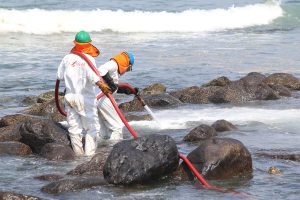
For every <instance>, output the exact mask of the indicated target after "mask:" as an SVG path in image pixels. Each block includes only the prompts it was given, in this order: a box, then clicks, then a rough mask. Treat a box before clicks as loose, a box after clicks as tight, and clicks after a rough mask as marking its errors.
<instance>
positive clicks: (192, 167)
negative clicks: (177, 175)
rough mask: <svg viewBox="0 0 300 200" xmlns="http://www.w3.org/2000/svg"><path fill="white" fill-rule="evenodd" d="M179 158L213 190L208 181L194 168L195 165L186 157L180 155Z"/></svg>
mask: <svg viewBox="0 0 300 200" xmlns="http://www.w3.org/2000/svg"><path fill="white" fill-rule="evenodd" d="M179 157H180V158H181V159H182V160H183V162H185V164H186V165H187V166H188V167H189V168H190V170H191V171H192V172H193V174H194V175H195V176H196V177H197V179H198V180H199V181H200V182H201V183H202V184H203V185H204V186H205V187H207V188H212V186H211V185H209V184H208V183H207V182H206V180H205V179H204V178H203V177H202V176H201V174H200V173H199V172H198V171H197V169H196V168H195V167H194V166H193V164H192V163H191V162H190V161H189V159H187V158H186V157H185V156H184V155H182V154H179Z"/></svg>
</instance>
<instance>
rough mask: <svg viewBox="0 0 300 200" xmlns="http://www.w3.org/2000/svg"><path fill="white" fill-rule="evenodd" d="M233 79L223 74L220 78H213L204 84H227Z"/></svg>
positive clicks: (205, 85) (206, 85)
mask: <svg viewBox="0 0 300 200" xmlns="http://www.w3.org/2000/svg"><path fill="white" fill-rule="evenodd" d="M230 82H231V81H230V80H229V78H227V77H226V76H221V77H219V78H216V79H213V80H211V81H209V82H208V83H206V84H204V85H203V87H208V86H225V85H228V84H229V83H230Z"/></svg>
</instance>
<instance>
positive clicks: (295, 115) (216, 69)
mask: <svg viewBox="0 0 300 200" xmlns="http://www.w3.org/2000/svg"><path fill="white" fill-rule="evenodd" d="M80 30H86V31H88V32H90V35H91V37H92V40H93V44H94V45H95V46H97V47H98V48H99V49H100V51H101V55H100V56H99V57H98V58H97V59H96V62H97V65H101V64H102V63H104V62H106V61H108V60H109V59H110V57H112V56H113V55H116V54H118V53H119V52H121V51H129V52H132V53H133V54H134V55H135V65H134V68H133V71H132V72H130V73H127V74H126V75H124V76H123V77H122V82H127V83H130V84H132V85H133V86H135V87H140V88H143V87H145V86H147V85H150V84H154V83H162V84H164V85H166V86H167V90H168V91H172V90H176V89H180V88H184V87H188V86H194V85H197V86H201V85H202V84H204V83H206V82H208V81H209V80H212V79H214V78H217V77H219V76H227V77H228V78H230V79H231V80H236V79H239V78H241V77H242V76H245V75H246V74H248V73H249V72H254V71H255V72H260V73H263V74H265V75H268V74H271V73H276V72H286V73H291V74H293V75H294V76H296V77H297V78H300V56H299V55H300V0H282V1H259V0H239V1H235V0H226V1H224V0H209V1H207V0H206V1H204V0H186V1H183V0H172V1H169V0H127V1H123V0H111V1H97V0H90V1H79V0H72V1H71V0H69V1H59V0H44V1H36V0H22V1H19V0H0V41H1V43H0V47H1V48H0V55H1V59H0V117H3V116H5V115H8V114H14V113H16V112H19V111H21V110H22V109H25V108H26V107H27V106H28V105H26V104H24V103H22V100H23V99H24V98H25V97H26V96H34V95H39V94H41V93H43V92H46V91H49V90H54V85H55V80H56V71H57V67H58V65H59V63H60V61H61V59H62V58H63V56H64V55H65V54H67V53H68V52H69V51H70V49H71V48H72V46H73V40H74V36H75V34H76V32H77V31H80ZM299 97H300V92H294V93H293V97H290V98H282V99H280V100H276V101H254V102H248V103H243V104H222V105H213V104H205V105H191V104H190V105H184V106H182V107H179V108H172V109H163V110H160V109H152V111H153V112H154V114H155V115H156V118H158V119H159V122H160V123H159V124H158V123H155V122H146V121H142V122H132V123H131V124H132V125H133V127H134V129H135V130H136V131H137V132H138V134H139V135H147V134H151V133H159V134H167V135H170V136H172V137H173V138H174V139H175V140H176V141H177V142H178V148H179V150H180V152H182V153H184V154H188V153H189V152H190V151H191V150H193V149H195V148H196V147H197V145H193V144H185V143H182V142H180V141H181V140H182V138H183V137H184V136H185V135H186V134H187V133H188V132H189V131H190V130H191V129H192V128H194V127H195V126H197V125H199V124H201V123H206V124H211V123H213V122H214V121H216V120H219V119H226V120H228V121H230V122H232V123H234V124H236V125H237V126H238V130H237V131H231V132H227V133H225V134H223V135H222V137H231V138H235V139H238V140H240V141H241V142H242V143H243V144H244V145H245V146H246V147H247V148H248V149H249V151H250V152H251V154H252V159H253V169H254V170H253V177H252V178H251V179H243V178H240V179H234V178H233V179H229V180H216V181H211V182H210V183H211V184H212V185H217V186H221V187H223V188H230V189H233V190H235V191H238V192H244V193H247V194H249V195H250V196H252V197H253V198H254V199H300V163H299V162H294V161H286V160H274V159H267V158H262V157H258V156H257V155H256V153H257V152H259V151H262V150H263V151H267V152H273V151H279V150H280V151H286V152H289V153H299V152H300V123H299V122H300V100H299ZM127 137H128V138H130V136H129V135H127ZM0 160H1V162H0V190H3V191H4V190H5V191H15V192H20V193H23V194H31V195H35V196H39V197H42V198H46V199H86V200H87V199H218V200H219V199H226V200H227V199H239V197H235V196H232V194H230V193H220V192H216V191H211V190H207V189H203V188H201V187H200V186H199V184H198V183H197V182H196V183H191V182H184V183H182V184H177V185H173V184H168V183H161V184H157V185H151V186H143V187H130V188H126V187H114V186H109V187H108V186H105V187H95V188H92V189H86V190H83V191H78V192H70V193H65V194H60V195H49V194H45V193H43V192H41V191H40V188H41V187H42V186H43V185H45V184H46V182H42V181H38V180H35V179H33V177H34V176H38V175H43V174H50V173H56V174H65V173H66V172H68V171H70V170H71V169H73V168H74V167H75V166H77V165H78V164H80V163H82V162H83V161H84V160H85V158H82V159H78V160H76V161H72V162H53V161H47V160H44V159H42V158H39V157H36V156H30V157H11V156H1V157H0ZM271 166H275V167H277V168H279V169H280V170H281V171H282V174H281V175H270V174H268V173H267V171H268V168H269V167H271Z"/></svg>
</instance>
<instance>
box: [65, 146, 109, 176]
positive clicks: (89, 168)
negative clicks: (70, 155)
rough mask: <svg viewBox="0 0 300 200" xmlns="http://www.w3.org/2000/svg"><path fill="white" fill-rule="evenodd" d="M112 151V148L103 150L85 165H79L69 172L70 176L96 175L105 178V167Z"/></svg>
mask: <svg viewBox="0 0 300 200" xmlns="http://www.w3.org/2000/svg"><path fill="white" fill-rule="evenodd" d="M110 151H111V148H102V149H101V150H100V152H99V151H97V152H98V153H97V154H95V155H94V156H93V158H92V159H91V160H90V161H88V162H86V163H83V164H80V165H78V166H77V167H76V168H75V169H73V170H71V171H70V172H68V173H67V174H68V175H95V176H103V166H104V163H105V161H106V159H107V157H108V155H109V153H110Z"/></svg>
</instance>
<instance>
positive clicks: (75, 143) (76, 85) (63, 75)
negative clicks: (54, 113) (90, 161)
mask: <svg viewBox="0 0 300 200" xmlns="http://www.w3.org/2000/svg"><path fill="white" fill-rule="evenodd" d="M85 55H86V56H87V57H88V58H89V59H90V61H91V62H92V63H93V64H94V65H95V66H96V63H95V59H94V58H93V57H92V56H90V55H88V54H85ZM57 78H58V79H59V80H64V81H65V87H66V94H65V109H66V112H67V121H68V124H69V129H68V130H69V136H70V139H71V145H72V148H73V150H74V152H75V154H76V155H83V154H84V153H85V155H87V156H90V155H93V154H94V153H95V151H96V148H97V137H98V133H99V129H100V125H99V120H98V113H97V107H96V103H97V100H96V99H95V96H96V91H95V88H96V84H95V83H96V82H98V81H100V78H99V77H98V76H97V75H96V74H95V72H93V71H92V69H91V68H90V67H89V65H88V64H87V62H86V61H85V60H83V59H82V58H81V57H80V56H78V55H75V54H68V55H66V56H65V57H64V58H63V60H62V62H61V63H60V65H59V67H58V72H57ZM83 131H85V132H86V136H85V146H84V150H83V143H82V137H83Z"/></svg>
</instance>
